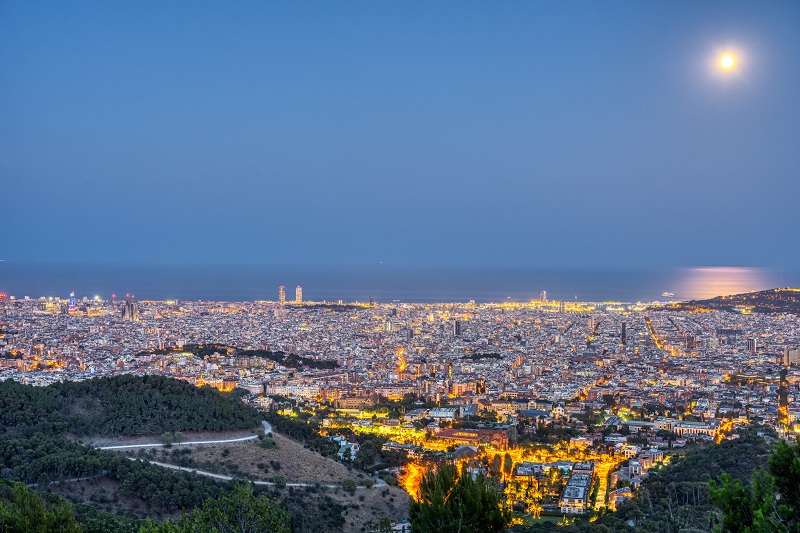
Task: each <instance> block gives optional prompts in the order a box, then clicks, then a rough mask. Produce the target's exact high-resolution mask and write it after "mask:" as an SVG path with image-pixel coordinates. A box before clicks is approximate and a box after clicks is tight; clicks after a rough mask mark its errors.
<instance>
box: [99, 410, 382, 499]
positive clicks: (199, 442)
mask: <svg viewBox="0 0 800 533" xmlns="http://www.w3.org/2000/svg"><path fill="white" fill-rule="evenodd" d="M261 424H262V425H263V426H264V434H265V435H266V434H269V433H272V425H271V424H270V423H269V422H267V421H266V420H262V421H261ZM257 438H258V435H251V436H248V437H239V438H236V439H224V440H197V441H190V442H180V443H175V445H176V446H197V445H203V444H225V443H228V442H243V441H248V440H253V439H257ZM165 446H166V445H165V444H164V443H163V442H156V443H146V444H124V445H119V446H100V447H99V448H98V450H125V449H133V448H156V447H161V448H163V447H165ZM126 459H130V460H131V461H147V462H148V463H150V464H154V465H156V466H160V467H162V468H169V469H171V470H180V471H183V472H189V473H191V474H196V475H198V476H206V477H210V478H214V479H219V480H222V481H233V480H234V479H235V478H233V477H231V476H225V475H222V474H215V473H213V472H206V471H204V470H197V469H196V468H189V467H185V466H178V465H171V464H167V463H159V462H157V461H150V460H148V459H140V458H138V457H126ZM372 480H373V481H374V482H375V484H374V485H373V487H374V488H379V487H384V486H386V485H387V483H386V482H385V481H384V480H382V479H381V478H372ZM251 483H252V484H253V485H265V486H270V487H271V486H275V483H274V482H272V481H252V480H251ZM286 486H287V487H317V486H320V487H327V488H329V489H335V488H339V487H341V485H331V484H324V483H286ZM356 488H358V489H366V488H369V487H362V486H358V487H356Z"/></svg>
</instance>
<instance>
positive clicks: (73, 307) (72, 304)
mask: <svg viewBox="0 0 800 533" xmlns="http://www.w3.org/2000/svg"><path fill="white" fill-rule="evenodd" d="M77 310H78V303H77V301H76V300H75V293H74V292H71V293H69V309H68V312H70V313H74V312H76V311H77Z"/></svg>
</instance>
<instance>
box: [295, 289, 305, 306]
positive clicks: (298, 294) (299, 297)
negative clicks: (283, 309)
mask: <svg viewBox="0 0 800 533" xmlns="http://www.w3.org/2000/svg"><path fill="white" fill-rule="evenodd" d="M294 303H296V304H301V303H303V287H301V286H300V285H298V286H297V287H295V289H294Z"/></svg>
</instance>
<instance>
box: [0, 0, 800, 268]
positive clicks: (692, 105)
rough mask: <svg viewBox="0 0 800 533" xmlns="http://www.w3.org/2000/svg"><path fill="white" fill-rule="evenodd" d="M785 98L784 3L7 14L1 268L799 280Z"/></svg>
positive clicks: (793, 79)
mask: <svg viewBox="0 0 800 533" xmlns="http://www.w3.org/2000/svg"><path fill="white" fill-rule="evenodd" d="M725 51H731V52H733V53H734V54H735V56H736V60H737V64H736V67H735V69H734V72H730V73H726V74H723V73H721V72H720V71H719V69H718V68H716V65H717V64H718V61H719V57H720V55H721V54H722V53H723V52H725ZM798 95H800V2H797V1H794V0H791V1H783V2H781V1H770V2H752V1H748V2H731V1H724V2H713V1H703V2H696V1H677V2H672V1H670V2H658V3H657V2H640V1H627V2H613V1H611V2H562V1H553V2H544V1H541V2H539V1H537V2H367V1H364V2H347V1H344V2H323V1H320V2H312V1H305V2H214V3H212V2H199V1H193V2H156V1H153V2H100V1H98V2H81V1H70V2H28V1H11V2H0V198H1V199H2V207H0V209H2V211H1V212H2V228H0V258H3V259H5V260H6V261H40V262H49V261H107V262H179V261H187V260H193V259H194V258H202V259H204V260H206V261H209V260H210V261H232V262H239V263H242V262H256V263H257V262H265V263H273V264H283V263H287V264H288V263H291V264H309V265H313V264H331V263H341V264H374V263H378V262H380V261H383V262H384V263H386V264H395V265H398V264H399V265H472V266H487V265H489V266H538V267H541V266H544V267H553V266H602V267H607V266H611V267H615V266H626V267H631V266H632V267H637V266H678V265H753V266H767V267H779V268H787V267H796V266H797V264H798V260H800V246H798V245H797V244H798V242H800V236H799V235H800V231H799V230H800V209H798V207H797V201H798V197H800V96H798Z"/></svg>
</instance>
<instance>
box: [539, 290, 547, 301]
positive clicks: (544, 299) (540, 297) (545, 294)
mask: <svg viewBox="0 0 800 533" xmlns="http://www.w3.org/2000/svg"><path fill="white" fill-rule="evenodd" d="M539 300H540V301H542V302H546V301H547V291H542V293H541V294H540V295H539Z"/></svg>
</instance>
